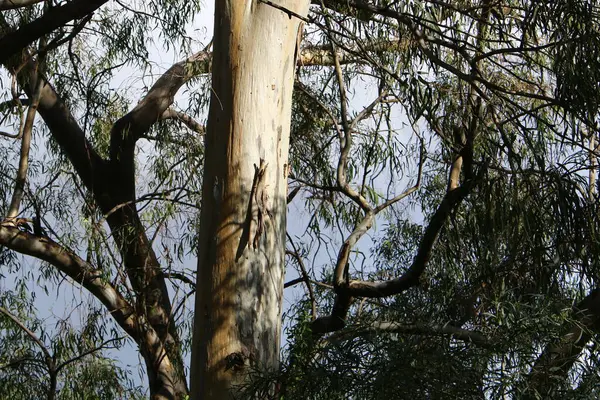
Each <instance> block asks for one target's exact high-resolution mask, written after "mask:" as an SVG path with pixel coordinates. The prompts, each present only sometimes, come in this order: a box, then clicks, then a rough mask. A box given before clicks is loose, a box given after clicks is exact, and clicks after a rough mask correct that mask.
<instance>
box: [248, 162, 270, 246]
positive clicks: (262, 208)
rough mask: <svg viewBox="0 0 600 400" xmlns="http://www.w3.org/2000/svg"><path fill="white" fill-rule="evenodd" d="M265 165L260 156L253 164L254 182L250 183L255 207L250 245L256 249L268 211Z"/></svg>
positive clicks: (251, 221)
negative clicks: (257, 161) (256, 162)
mask: <svg viewBox="0 0 600 400" xmlns="http://www.w3.org/2000/svg"><path fill="white" fill-rule="evenodd" d="M267 165H268V164H267V163H266V162H265V160H264V159H262V158H261V159H260V164H259V166H258V167H257V166H256V164H254V182H253V183H252V191H251V192H250V196H251V197H252V203H253V208H256V222H254V215H255V213H254V212H253V213H252V219H251V220H250V223H251V227H250V228H251V229H250V232H252V231H254V237H253V238H252V247H253V248H254V250H256V249H258V244H259V241H260V237H261V235H262V234H263V232H264V230H265V218H266V217H267V216H268V215H269V213H270V212H269V209H268V206H267V203H268V201H269V196H268V195H267V193H266V190H265V189H266V184H265V173H266V171H267ZM252 225H256V227H255V229H252V228H254V227H253V226H252Z"/></svg>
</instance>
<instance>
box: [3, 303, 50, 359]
mask: <svg viewBox="0 0 600 400" xmlns="http://www.w3.org/2000/svg"><path fill="white" fill-rule="evenodd" d="M0 312H1V313H2V314H4V315H6V316H7V317H8V318H9V319H10V320H11V321H13V322H14V323H15V325H17V326H18V327H19V329H21V330H22V331H23V332H25V333H26V334H27V336H29V337H30V338H31V339H32V340H33V341H34V342H35V344H37V345H38V347H39V348H40V349H41V350H42V352H43V353H44V356H45V358H46V364H48V361H50V363H51V362H52V355H51V354H50V350H49V349H48V347H46V345H45V344H44V342H42V340H41V339H40V338H39V337H38V336H37V335H36V334H35V333H34V332H33V331H32V330H30V329H29V328H27V327H26V326H25V324H24V323H23V322H21V320H20V319H19V318H17V317H16V316H15V315H13V314H12V313H11V312H10V311H8V310H7V309H6V308H4V307H1V306H0ZM48 368H50V369H53V367H52V366H51V365H48Z"/></svg>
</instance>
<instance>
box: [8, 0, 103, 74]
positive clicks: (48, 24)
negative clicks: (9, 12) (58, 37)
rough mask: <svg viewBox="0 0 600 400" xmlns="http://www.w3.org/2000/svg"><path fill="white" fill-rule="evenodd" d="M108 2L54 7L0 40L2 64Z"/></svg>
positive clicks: (84, 0)
mask: <svg viewBox="0 0 600 400" xmlns="http://www.w3.org/2000/svg"><path fill="white" fill-rule="evenodd" d="M107 1H108V0H72V1H70V2H68V3H66V4H64V5H62V6H58V7H53V8H51V9H49V10H48V11H47V12H45V13H44V15H42V16H41V17H39V18H38V19H36V20H33V21H32V22H30V23H28V24H25V25H23V26H21V27H19V29H17V30H16V31H13V32H10V33H7V34H6V35H4V36H3V37H2V38H1V39H0V64H4V63H5V62H6V61H7V60H8V59H9V58H10V57H12V56H13V55H15V54H17V53H19V52H20V51H23V50H25V49H26V48H27V46H28V45H30V44H31V43H33V42H34V41H36V40H37V39H39V38H41V37H42V36H44V35H46V34H48V33H51V32H52V31H54V30H55V29H57V28H60V27H61V26H63V25H65V24H66V23H68V22H70V21H72V20H74V19H79V18H83V17H85V16H86V15H88V14H90V13H92V12H94V11H96V10H97V9H98V8H100V6H102V5H103V4H104V3H106V2H107Z"/></svg>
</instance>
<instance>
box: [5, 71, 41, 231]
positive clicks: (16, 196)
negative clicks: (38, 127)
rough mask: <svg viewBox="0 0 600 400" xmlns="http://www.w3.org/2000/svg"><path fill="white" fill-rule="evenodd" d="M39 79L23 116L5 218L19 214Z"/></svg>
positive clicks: (39, 88) (37, 100) (36, 105)
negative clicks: (12, 185)
mask: <svg viewBox="0 0 600 400" xmlns="http://www.w3.org/2000/svg"><path fill="white" fill-rule="evenodd" d="M41 84H42V81H41V79H39V80H38V82H37V84H36V86H35V90H34V92H33V96H32V99H31V104H30V105H29V108H28V109H27V116H26V117H25V125H24V127H23V128H22V133H23V136H22V138H21V154H20V157H19V169H18V170H17V176H16V178H15V189H14V191H13V195H12V199H11V201H10V206H9V208H8V213H7V218H9V219H10V218H16V217H17V216H18V215H19V208H20V206H21V201H22V200H23V195H24V193H25V181H26V180H27V170H28V168H29V149H30V147H31V134H32V130H33V123H34V121H35V115H36V113H37V108H38V105H39V103H40V93H41Z"/></svg>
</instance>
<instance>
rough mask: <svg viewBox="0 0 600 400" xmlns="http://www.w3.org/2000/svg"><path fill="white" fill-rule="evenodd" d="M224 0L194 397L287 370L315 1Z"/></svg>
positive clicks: (210, 127)
mask: <svg viewBox="0 0 600 400" xmlns="http://www.w3.org/2000/svg"><path fill="white" fill-rule="evenodd" d="M277 5H278V6H280V7H283V8H284V9H280V8H275V7H273V6H272V5H268V4H265V3H262V2H259V1H258V0H245V1H242V0H229V1H227V0H222V1H216V6H215V34H214V51H213V54H214V60H213V71H212V77H213V79H212V98H211V105H210V110H209V117H208V123H207V134H206V159H205V167H204V181H203V193H202V195H203V200H202V212H201V228H200V238H199V255H198V277H197V279H198V283H197V292H196V317H195V325H194V339H193V348H192V361H191V392H192V399H204V400H208V399H228V398H231V397H232V396H233V395H234V394H235V391H236V385H237V384H240V383H243V382H244V379H246V376H247V374H246V372H248V367H249V366H250V365H252V366H254V367H257V368H267V369H273V368H278V362H279V341H280V328H281V322H280V319H281V303H282V291H283V272H284V255H285V228H286V224H285V212H286V192H287V170H288V141H289V127H290V114H291V100H292V89H293V80H294V69H295V59H294V54H295V47H296V41H297V35H298V30H299V23H300V22H301V21H300V20H299V19H298V18H296V17H295V16H293V14H291V13H289V12H286V10H288V11H291V12H293V13H297V14H300V15H306V13H307V11H308V5H309V0H279V1H277Z"/></svg>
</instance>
